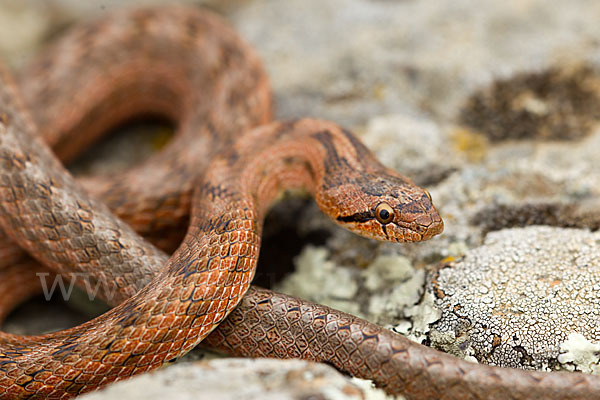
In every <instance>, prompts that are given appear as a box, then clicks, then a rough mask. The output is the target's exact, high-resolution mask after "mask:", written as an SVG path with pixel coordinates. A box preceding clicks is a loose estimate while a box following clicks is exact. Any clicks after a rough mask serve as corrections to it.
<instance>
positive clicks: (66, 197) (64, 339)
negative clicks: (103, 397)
mask: <svg viewBox="0 0 600 400" xmlns="http://www.w3.org/2000/svg"><path fill="white" fill-rule="evenodd" d="M272 102H273V101H272V99H271V92H270V87H269V81H268V78H267V76H266V73H265V72H264V70H263V67H262V65H261V63H260V60H259V58H258V56H257V55H256V53H255V51H254V50H253V49H252V47H251V46H249V45H248V44H246V43H245V42H244V41H243V40H242V39H241V38H239V36H238V35H237V33H236V32H235V31H234V30H233V29H231V28H230V27H229V26H228V25H227V24H226V23H225V22H223V21H222V20H221V18H220V17H218V16H217V15H215V14H213V13H211V12H209V11H206V10H201V9H199V8H196V7H191V6H185V5H169V6H153V7H146V8H133V9H122V10H117V11H113V12H109V13H106V14H105V15H104V16H102V17H101V18H98V19H95V20H93V21H90V22H86V23H82V24H81V25H78V26H75V27H73V28H72V29H71V30H70V31H69V32H67V33H66V34H64V35H63V36H62V37H60V38H59V39H57V41H56V42H55V43H53V44H51V45H49V46H48V47H47V48H46V49H45V50H44V51H42V52H41V53H40V54H39V55H37V56H36V57H35V58H34V60H32V61H31V62H30V63H29V64H28V65H27V66H26V67H24V68H22V69H21V70H20V71H18V73H17V75H16V77H15V78H13V77H12V75H11V73H10V72H9V71H8V70H7V69H6V68H5V67H0V226H1V227H2V230H3V231H2V233H0V235H2V239H3V240H2V244H1V245H0V265H1V267H0V277H1V279H0V293H2V296H0V318H4V317H5V316H6V315H7V314H8V313H9V312H10V311H11V310H12V309H13V308H14V307H15V306H16V305H17V304H19V303H20V302H21V301H23V300H24V299H25V298H26V297H28V296H30V295H31V294H32V293H35V292H36V291H38V292H39V290H40V288H39V277H38V275H37V274H38V273H39V271H47V272H46V273H48V274H61V275H65V276H69V277H72V278H73V279H74V280H75V281H76V283H77V284H78V285H80V286H82V287H86V285H87V286H88V287H94V288H97V289H98V291H97V295H98V296H99V297H100V298H101V299H103V300H105V301H106V302H107V303H108V304H110V305H112V306H114V307H113V308H112V309H111V310H109V311H108V312H106V313H105V314H103V315H101V316H99V317H97V318H95V319H93V320H90V321H88V322H86V323H84V324H82V325H79V326H76V327H74V328H70V329H67V330H63V331H59V332H53V333H49V334H45V335H39V336H19V335H14V334H8V333H3V332H0V397H1V398H7V399H42V398H60V399H63V398H71V397H74V396H76V395H78V394H81V393H84V392H88V391H91V390H96V389H98V388H101V387H102V386H104V385H106V384H109V383H111V382H114V381H117V380H122V379H126V378H128V377H130V376H133V375H136V374H140V373H143V372H146V371H149V370H152V369H155V368H158V367H160V366H162V365H165V364H167V363H169V362H171V361H173V360H176V359H177V358H179V357H181V356H182V355H183V354H185V353H186V352H188V351H189V350H191V349H192V348H193V347H195V346H196V345H198V344H199V343H201V342H202V344H204V345H207V346H210V347H213V348H215V349H218V350H221V351H224V352H227V353H230V354H233V355H238V356H248V357H278V358H289V357H296V358H303V359H306V360H312V361H319V362H326V363H328V364H330V365H333V366H335V367H336V368H337V369H339V370H341V371H344V372H346V373H348V374H351V375H353V376H357V377H361V378H366V379H372V380H373V382H374V383H375V385H376V386H379V387H381V388H383V389H384V390H385V391H386V392H388V393H390V394H403V395H404V396H406V397H407V398H410V399H438V398H445V399H484V398H485V399H526V398H532V397H543V398H548V399H566V398H596V397H597V394H598V393H600V381H599V380H598V378H597V377H594V376H591V375H586V374H571V373H563V372H552V373H546V372H537V371H519V370H512V369H504V368H499V367H492V366H487V365H480V364H475V363H471V362H468V361H464V360H459V359H457V358H455V357H452V356H450V355H447V354H444V353H440V352H438V351H436V350H434V349H431V348H428V347H426V346H423V345H421V344H418V343H414V342H411V341H409V340H408V339H407V338H405V337H402V336H400V335H398V334H396V333H394V332H392V331H390V330H386V329H384V328H382V327H379V326H377V325H375V324H372V323H370V322H367V321H365V320H362V319H360V318H358V317H355V316H352V315H349V314H346V313H343V312H341V311H337V310H334V309H331V308H329V307H326V306H323V305H319V304H315V303H311V302H309V301H306V300H302V299H297V298H294V297H291V296H288V295H285V294H281V293H276V292H273V291H270V290H267V289H262V288H259V287H255V286H252V285H251V281H252V277H253V276H254V273H255V270H256V264H257V257H258V253H259V250H260V240H261V232H262V225H263V222H264V217H265V215H266V213H267V211H268V209H269V207H270V205H271V204H272V203H273V202H274V201H277V199H278V198H279V197H280V196H281V193H282V192H283V191H290V190H292V191H295V190H303V191H306V192H308V193H310V194H311V195H312V196H313V197H314V199H315V201H316V203H317V204H318V206H319V207H320V209H321V210H322V211H323V212H324V213H325V214H326V215H327V216H328V217H330V218H331V219H332V220H333V221H335V222H336V223H338V224H339V225H341V226H343V227H344V228H346V229H349V230H350V231H352V232H355V233H358V234H359V235H362V236H365V237H368V238H371V239H375V240H386V241H393V242H416V241H423V240H427V239H429V238H431V237H433V236H435V235H437V234H439V233H441V232H442V230H443V221H442V219H441V217H440V215H439V213H438V212H437V210H436V208H435V207H434V205H433V203H432V200H431V196H430V194H429V193H428V192H427V191H426V190H425V189H422V188H420V187H418V186H416V185H415V184H414V183H413V182H412V181H411V180H410V179H409V178H406V177H404V176H402V175H401V174H399V173H398V172H396V171H393V170H391V169H389V168H386V167H385V166H383V165H382V164H381V163H380V162H379V161H378V160H377V159H376V158H375V156H374V155H373V154H372V153H371V152H370V151H369V150H368V149H367V148H366V147H365V146H364V145H363V144H362V143H361V142H360V140H359V139H358V138H357V137H356V136H354V134H352V133H351V132H350V131H348V130H346V129H344V128H342V127H340V126H339V125H337V124H335V123H333V122H329V121H324V120H317V119H311V118H302V119H296V120H288V121H273V120H272V116H273V115H272V114H273V109H272ZM148 114H152V115H160V116H163V117H165V118H168V119H170V120H172V121H176V124H177V129H176V131H177V132H176V135H175V137H174V138H173V140H172V141H171V142H170V143H169V144H168V145H167V147H166V148H165V149H163V150H162V151H160V152H158V153H156V154H155V155H153V156H151V157H150V158H149V159H148V160H147V161H145V162H143V163H142V164H140V165H138V166H136V167H134V168H132V169H130V170H128V171H125V172H123V173H122V174H121V175H120V176H119V177H118V179H109V178H107V177H91V178H77V179H74V178H73V177H72V176H71V175H70V174H69V172H67V171H66V170H65V168H64V166H63V164H62V163H63V162H68V161H69V160H71V159H73V158H74V157H75V156H76V155H77V153H78V152H79V151H81V150H82V149H84V148H86V147H89V146H91V145H92V144H93V143H94V141H95V140H96V139H97V138H98V137H100V135H102V134H103V133H105V132H106V131H107V130H110V128H111V127H114V126H116V125H118V124H119V123H121V122H122V121H125V120H127V119H130V118H132V117H135V116H139V115H148ZM116 215H117V216H118V217H117V216H116ZM186 229H187V231H186ZM182 231H184V232H186V233H185V235H184V236H183V235H182V234H181V232H182ZM142 236H144V237H146V239H144V238H143V237H142ZM182 236H183V240H182V241H181V243H180V244H177V243H178V242H179V240H181V239H182ZM21 249H22V250H21ZM170 251H174V252H173V254H172V255H171V256H170V257H169V256H168V255H167V252H170Z"/></svg>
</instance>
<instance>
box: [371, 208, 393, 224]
mask: <svg viewBox="0 0 600 400" xmlns="http://www.w3.org/2000/svg"><path fill="white" fill-rule="evenodd" d="M375 218H377V221H379V222H380V223H382V224H384V225H386V224H389V223H390V222H392V220H393V219H394V210H393V209H392V207H391V206H390V205H389V204H388V203H379V205H378V206H377V208H376V209H375Z"/></svg>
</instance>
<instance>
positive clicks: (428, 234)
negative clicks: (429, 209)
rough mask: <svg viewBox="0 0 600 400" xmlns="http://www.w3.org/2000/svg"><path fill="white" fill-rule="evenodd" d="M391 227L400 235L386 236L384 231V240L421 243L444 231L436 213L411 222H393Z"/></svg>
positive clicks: (442, 223)
mask: <svg viewBox="0 0 600 400" xmlns="http://www.w3.org/2000/svg"><path fill="white" fill-rule="evenodd" d="M391 225H394V227H395V229H396V230H397V231H398V232H400V234H399V235H388V232H387V231H386V230H384V233H385V234H386V236H387V237H386V239H388V240H390V239H392V240H394V241H396V242H422V241H425V240H429V239H431V238H432V237H434V236H435V235H438V234H440V233H442V232H443V231H444V221H442V218H441V217H440V216H439V214H437V213H435V214H431V215H426V216H423V217H420V218H417V219H416V220H414V221H411V222H404V221H394V222H392V224H391Z"/></svg>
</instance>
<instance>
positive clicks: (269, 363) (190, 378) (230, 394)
mask: <svg viewBox="0 0 600 400" xmlns="http://www.w3.org/2000/svg"><path fill="white" fill-rule="evenodd" d="M199 396H200V397H202V398H206V399H236V400H238V399H264V400H286V399H287V400H299V399H323V400H342V399H365V398H366V396H365V393H364V392H363V390H362V389H361V388H360V387H359V386H357V385H355V384H354V383H352V381H351V380H350V379H349V378H347V377H345V376H343V375H342V374H340V373H339V372H337V371H336V370H335V369H333V368H331V367H329V366H327V365H323V364H317V363H311V362H306V361H300V360H274V359H255V360H251V359H235V358H231V359H223V360H212V361H207V362H196V363H185V364H178V365H174V366H171V367H169V368H165V369H161V370H158V371H154V372H151V373H148V374H144V375H140V376H137V377H134V378H132V379H129V380H126V381H123V382H118V383H115V384H113V385H110V386H108V387H106V388H105V389H101V390H99V391H97V392H93V393H89V394H86V395H82V396H79V398H80V399H82V400H84V399H85V400H101V399H115V398H126V399H143V400H154V399H157V400H158V399H166V398H171V399H173V398H176V399H180V400H186V399H190V400H192V399H198V398H199Z"/></svg>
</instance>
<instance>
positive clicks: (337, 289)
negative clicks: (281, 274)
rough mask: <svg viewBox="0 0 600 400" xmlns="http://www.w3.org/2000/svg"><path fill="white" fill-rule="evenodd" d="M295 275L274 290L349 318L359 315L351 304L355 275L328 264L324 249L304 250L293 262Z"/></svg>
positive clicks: (357, 308) (352, 303) (355, 286)
mask: <svg viewBox="0 0 600 400" xmlns="http://www.w3.org/2000/svg"><path fill="white" fill-rule="evenodd" d="M295 263H296V271H295V272H294V273H293V274H291V275H289V276H288V277H287V278H286V279H284V280H283V281H282V282H281V283H280V284H279V285H278V286H277V287H276V290H278V291H281V292H284V293H289V294H291V295H294V296H297V297H300V298H303V299H308V300H311V301H314V302H317V303H320V304H325V305H328V306H330V307H333V308H337V309H338V310H342V311H345V312H348V313H351V314H355V315H358V314H360V310H359V306H358V304H357V303H355V302H354V301H353V300H354V298H355V296H356V294H357V292H358V283H357V281H356V277H355V276H356V275H357V274H356V271H354V270H352V269H350V268H341V267H338V266H336V265H335V263H333V262H332V261H331V260H329V251H328V250H327V249H326V248H323V247H314V246H307V247H306V248H305V249H304V250H303V251H302V253H301V254H300V255H299V256H298V257H297V258H296V261H295Z"/></svg>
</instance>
